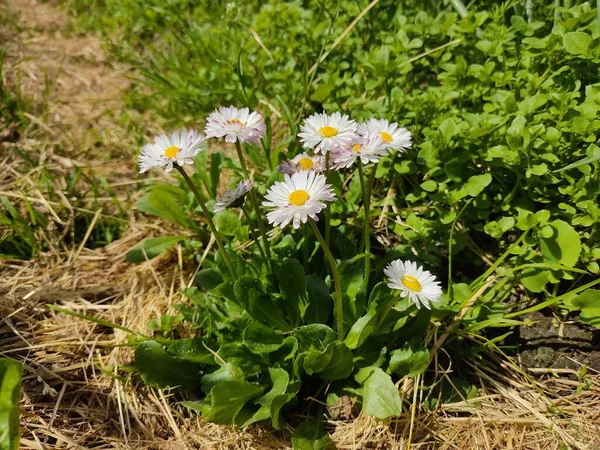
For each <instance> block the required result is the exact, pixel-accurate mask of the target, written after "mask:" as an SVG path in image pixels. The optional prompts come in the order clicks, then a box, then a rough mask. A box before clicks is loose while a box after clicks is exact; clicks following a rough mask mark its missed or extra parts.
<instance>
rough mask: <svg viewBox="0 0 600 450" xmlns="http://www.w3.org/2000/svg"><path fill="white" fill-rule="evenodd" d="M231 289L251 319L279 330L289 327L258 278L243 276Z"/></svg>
mask: <svg viewBox="0 0 600 450" xmlns="http://www.w3.org/2000/svg"><path fill="white" fill-rule="evenodd" d="M233 290H234V293H235V297H236V299H237V300H238V302H239V303H240V304H241V305H243V306H244V309H245V310H246V311H247V312H248V314H250V316H251V317H252V318H253V319H255V320H258V321H260V322H262V323H264V324H267V325H271V326H273V327H275V328H278V329H280V330H289V329H290V328H291V327H290V325H289V324H288V323H287V322H286V321H285V319H284V318H283V317H282V315H281V313H280V312H279V310H278V309H277V308H276V307H275V305H274V304H273V302H272V301H271V298H270V297H269V296H268V295H267V294H265V293H264V292H263V290H262V286H261V284H260V281H259V280H257V279H255V278H252V277H249V276H244V277H242V278H240V279H239V280H238V281H236V283H235V285H234V287H233Z"/></svg>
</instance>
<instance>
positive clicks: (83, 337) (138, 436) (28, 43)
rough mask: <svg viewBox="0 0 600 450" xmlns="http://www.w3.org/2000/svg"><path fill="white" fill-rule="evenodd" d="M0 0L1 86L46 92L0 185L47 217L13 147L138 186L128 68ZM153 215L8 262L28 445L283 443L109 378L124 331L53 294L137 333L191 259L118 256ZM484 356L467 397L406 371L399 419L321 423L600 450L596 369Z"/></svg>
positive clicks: (352, 432) (121, 359) (384, 445)
mask: <svg viewBox="0 0 600 450" xmlns="http://www.w3.org/2000/svg"><path fill="white" fill-rule="evenodd" d="M9 1H10V3H9V6H8V7H9V8H10V9H11V10H13V11H17V12H19V13H20V27H21V31H20V32H19V34H18V35H17V36H9V38H10V41H9V42H8V44H7V48H8V74H7V77H8V82H9V85H11V86H12V87H13V88H14V89H17V88H18V89H21V91H22V92H23V94H24V95H26V96H27V97H28V98H30V99H32V101H33V103H35V104H38V103H46V104H47V111H45V112H44V111H42V110H40V111H42V112H41V113H40V114H39V115H35V114H30V116H31V117H29V116H28V117H29V120H30V124H29V126H28V127H27V128H26V129H25V131H24V132H23V133H22V134H21V135H20V136H15V135H14V133H13V134H11V138H10V139H7V140H6V141H5V142H2V144H1V145H2V146H3V150H6V149H7V150H8V151H9V156H8V157H6V158H4V157H3V158H2V159H0V166H1V167H0V191H2V192H3V193H5V194H6V195H9V194H10V195H12V196H13V197H12V198H16V199H23V198H24V197H25V195H28V196H30V198H33V199H34V200H35V205H36V207H39V208H41V209H42V210H44V211H45V212H46V213H47V214H48V216H49V217H51V216H52V211H53V209H52V208H53V205H52V204H50V203H48V202H47V201H46V199H44V197H43V195H42V194H41V193H39V192H36V191H35V186H36V185H35V181H36V180H35V173H31V174H26V175H25V176H23V175H22V174H20V173H19V172H17V171H16V170H15V167H16V165H18V164H19V159H18V158H17V157H16V156H14V154H13V153H11V149H12V147H14V146H15V145H17V146H19V148H20V149H22V150H26V151H27V152H29V153H30V154H31V155H33V156H34V157H35V158H36V161H39V164H40V165H46V166H51V168H52V170H53V171H54V173H56V188H57V189H58V190H60V189H61V186H62V183H64V175H65V174H66V173H68V171H69V170H70V169H71V168H72V167H74V166H80V167H83V168H85V169H86V170H87V171H89V173H90V174H91V173H95V174H106V175H107V176H108V180H109V182H110V183H111V184H112V185H113V186H114V187H115V188H119V189H123V190H125V189H126V188H125V187H126V186H129V185H131V184H132V183H135V181H132V177H131V174H133V173H134V171H135V166H134V156H133V152H134V151H135V149H136V145H135V142H133V141H132V139H131V138H129V137H128V136H127V133H126V131H125V130H124V129H123V128H121V127H119V126H118V125H116V124H117V121H116V118H117V117H119V115H120V113H121V112H122V111H123V102H122V97H121V92H122V91H123V90H126V89H127V88H128V86H129V81H128V80H127V79H126V78H125V77H124V76H123V74H124V73H126V72H127V69H126V68H123V67H119V66H115V65H113V64H110V63H109V62H107V61H106V58H105V57H104V55H103V52H102V49H101V46H100V42H99V40H98V39H96V38H95V37H93V36H86V35H80V34H76V33H74V32H72V31H71V22H70V20H69V17H68V16H67V15H66V14H65V13H64V12H63V11H61V10H60V9H58V8H57V6H56V5H55V4H54V3H52V2H49V3H42V2H40V1H37V0H9ZM0 8H6V6H3V5H0ZM0 36H2V35H1V33H0ZM3 37H4V36H3ZM44 74H48V75H47V78H48V80H49V81H48V83H47V82H46V76H45V75H44ZM47 85H49V86H50V89H47V88H46V86H47ZM132 114H133V112H132ZM136 120H138V121H139V122H140V123H141V122H142V121H143V118H141V117H139V118H136ZM9 126H10V125H9ZM98 136H101V139H98ZM10 141H12V142H10ZM15 141H16V144H15ZM126 194H127V195H129V191H126ZM124 195H125V194H124ZM132 195H134V196H135V195H137V194H132ZM66 205H68V199H64V204H63V206H66ZM92 213H95V211H92ZM102 214H110V210H109V209H107V210H106V211H104V212H103V213H102ZM53 220H58V221H63V222H64V221H67V220H68V219H67V218H64V217H63V218H61V217H55V218H53ZM162 228H163V227H162V226H161V223H160V222H151V221H148V220H145V219H144V218H139V217H135V216H134V215H133V214H132V215H131V220H130V224H129V231H128V233H127V235H126V236H125V237H123V238H122V239H119V240H118V241H116V242H114V243H112V244H111V245H109V246H107V247H105V248H102V249H95V250H92V249H88V248H86V247H85V246H84V245H83V244H79V245H77V246H75V247H74V248H65V247H64V246H62V247H56V248H55V247H52V246H51V249H50V250H48V251H47V252H46V253H44V254H41V255H39V256H38V257H37V258H36V259H35V260H33V261H4V262H2V267H1V272H2V276H1V277H0V317H1V318H2V321H0V356H9V357H13V358H15V359H18V360H19V361H21V362H22V363H23V365H24V377H23V393H22V403H21V425H22V434H23V439H22V443H21V448H23V449H51V448H52V449H54V448H56V449H67V448H68V449H89V448H95V449H109V448H115V449H281V448H290V446H291V443H290V435H289V431H290V430H286V431H285V432H282V433H279V432H278V433H275V432H273V431H271V430H270V429H269V428H268V427H251V428H248V429H245V430H234V429H232V428H231V427H223V426H217V425H212V424H207V423H204V422H203V421H202V419H201V418H199V417H198V416H197V415H195V414H192V413H190V412H189V411H187V410H185V409H183V408H181V407H180V406H178V405H177V404H176V403H175V401H174V396H173V395H172V394H171V393H170V392H169V391H167V390H164V391H161V390H155V389H150V388H147V387H145V386H144V385H143V384H142V383H141V382H140V381H139V379H138V378H137V377H133V378H127V377H122V376H116V375H123V372H119V367H120V366H121V365H123V364H128V363H130V362H131V360H132V351H131V348H130V347H128V346H127V343H128V341H127V334H126V333H125V332H123V331H120V330H118V329H113V328H110V327H105V326H102V325H98V324H96V323H93V322H90V321H87V320H82V319H78V318H75V317H72V316H69V315H66V314H60V313H55V312H54V311H52V310H51V309H50V308H48V307H47V304H51V305H57V306H60V307H63V308H66V309H69V310H72V311H75V312H77V313H80V314H86V315H90V316H94V317H97V318H102V319H104V320H108V321H111V322H114V323H117V324H120V325H122V326H126V327H128V328H131V329H134V330H137V331H140V332H145V331H146V324H147V323H148V322H149V321H150V320H151V319H153V318H156V317H159V316H160V315H161V314H162V313H164V312H167V311H170V310H171V308H172V305H173V304H174V303H176V302H177V301H183V299H182V298H181V296H180V295H179V294H178V293H177V292H178V290H179V289H180V288H182V287H185V286H187V285H188V284H189V283H190V282H191V281H192V280H193V274H194V271H195V270H196V267H188V266H187V265H184V264H182V263H181V262H180V261H181V259H180V258H178V256H179V249H176V250H175V251H174V252H173V253H172V254H170V255H165V256H163V257H160V258H156V259H154V260H152V261H150V262H147V263H145V264H142V265H137V266H136V265H131V264H129V263H127V262H126V261H125V259H124V255H125V254H126V252H127V251H128V250H130V249H131V248H132V247H133V246H135V245H136V244H137V243H138V242H139V241H140V240H141V239H143V238H144V237H148V236H149V235H152V234H158V233H161V232H162ZM436 339H437V338H436ZM437 343H438V341H437V340H436V341H434V342H433V344H434V345H435V344H437ZM440 344H441V342H440ZM435 364H437V361H436V362H435ZM490 367H492V369H486V368H485V364H481V365H475V364H473V365H472V370H473V375H474V377H476V379H478V380H479V383H478V385H479V394H480V395H479V397H478V398H476V399H472V400H469V401H466V400H465V401H460V402H458V403H454V404H449V405H445V406H444V407H442V408H440V409H439V410H437V411H434V412H432V411H427V410H425V409H422V408H418V407H416V405H417V404H419V401H418V400H419V399H422V398H423V396H425V395H426V391H425V390H424V389H423V385H422V381H421V380H419V379H417V380H416V382H413V381H412V380H403V381H402V382H401V383H400V384H399V388H400V390H401V392H402V393H404V396H405V400H406V403H405V404H406V405H407V409H406V411H405V412H404V413H403V414H402V415H401V416H400V417H399V418H397V419H395V420H388V421H376V420H374V419H371V418H368V417H365V416H363V415H358V416H356V415H353V414H352V413H351V411H352V408H351V407H350V408H345V409H344V411H340V412H339V414H338V420H329V421H326V426H327V428H328V430H329V431H330V433H331V436H332V438H333V440H334V441H335V443H336V445H337V446H338V448H345V449H363V448H378V449H397V450H400V449H408V448H413V449H431V450H433V449H486V450H492V449H524V450H525V449H527V450H558V449H565V448H573V449H580V450H593V449H598V448H600V440H599V430H600V409H599V408H598V404H599V402H600V376H599V374H598V373H595V372H594V371H593V370H592V369H590V370H589V373H588V375H587V376H586V377H585V378H584V379H582V380H572V379H570V378H569V376H570V375H571V374H572V373H577V371H578V366H577V368H575V369H563V370H567V371H568V370H570V371H571V372H569V373H566V374H567V375H569V376H565V377H561V376H556V377H549V378H548V379H541V380H538V381H535V380H532V379H531V378H530V377H527V376H526V373H523V372H522V370H521V369H520V368H519V367H518V366H517V365H516V364H514V363H512V362H511V361H508V360H504V361H494V362H493V364H491V366H490ZM436 370H437V374H438V376H439V379H440V380H441V379H443V378H446V377H449V376H451V375H452V374H453V372H454V369H453V367H452V365H450V366H449V367H440V366H437V365H436ZM410 405H413V407H412V408H411V406H410Z"/></svg>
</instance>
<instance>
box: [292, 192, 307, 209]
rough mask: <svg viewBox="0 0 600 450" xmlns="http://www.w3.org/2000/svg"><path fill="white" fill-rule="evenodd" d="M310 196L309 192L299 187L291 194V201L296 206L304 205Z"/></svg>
mask: <svg viewBox="0 0 600 450" xmlns="http://www.w3.org/2000/svg"><path fill="white" fill-rule="evenodd" d="M309 198H310V195H308V192H306V191H304V190H302V189H298V190H296V191H294V192H292V193H291V194H290V197H289V202H290V203H291V204H292V205H295V206H302V205H304V204H305V203H306V201H307V200H308V199H309Z"/></svg>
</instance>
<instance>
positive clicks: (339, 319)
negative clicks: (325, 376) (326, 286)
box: [308, 218, 344, 341]
mask: <svg viewBox="0 0 600 450" xmlns="http://www.w3.org/2000/svg"><path fill="white" fill-rule="evenodd" d="M308 221H309V223H310V226H311V227H312V229H313V231H314V233H315V236H316V237H317V239H318V241H319V243H320V244H321V247H322V248H323V251H324V252H325V257H326V258H327V260H328V261H329V265H330V266H331V273H332V274H333V282H334V284H335V294H336V301H335V316H336V317H335V318H336V323H337V333H338V339H339V340H340V341H342V340H343V339H344V305H343V303H342V283H341V282H340V272H339V270H338V265H337V263H336V262H335V258H334V257H333V255H332V254H331V250H329V247H328V246H327V243H326V242H325V239H324V238H323V235H322V234H321V232H320V231H319V228H318V227H317V224H316V223H315V221H314V220H312V219H310V218H309V219H308Z"/></svg>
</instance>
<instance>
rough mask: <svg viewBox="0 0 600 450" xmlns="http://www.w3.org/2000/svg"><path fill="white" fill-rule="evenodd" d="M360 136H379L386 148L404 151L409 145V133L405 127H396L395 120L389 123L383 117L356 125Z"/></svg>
mask: <svg viewBox="0 0 600 450" xmlns="http://www.w3.org/2000/svg"><path fill="white" fill-rule="evenodd" d="M358 134H360V135H361V136H365V137H368V136H373V135H379V136H381V141H382V145H383V146H384V147H385V148H386V149H388V150H398V151H400V152H403V151H406V149H407V148H409V147H410V146H411V143H412V142H411V139H412V137H411V134H410V131H408V130H407V129H406V128H402V127H398V124H397V123H395V122H392V123H389V122H388V121H387V120H385V119H381V120H377V119H369V120H367V121H366V122H364V123H361V124H360V125H359V126H358Z"/></svg>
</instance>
